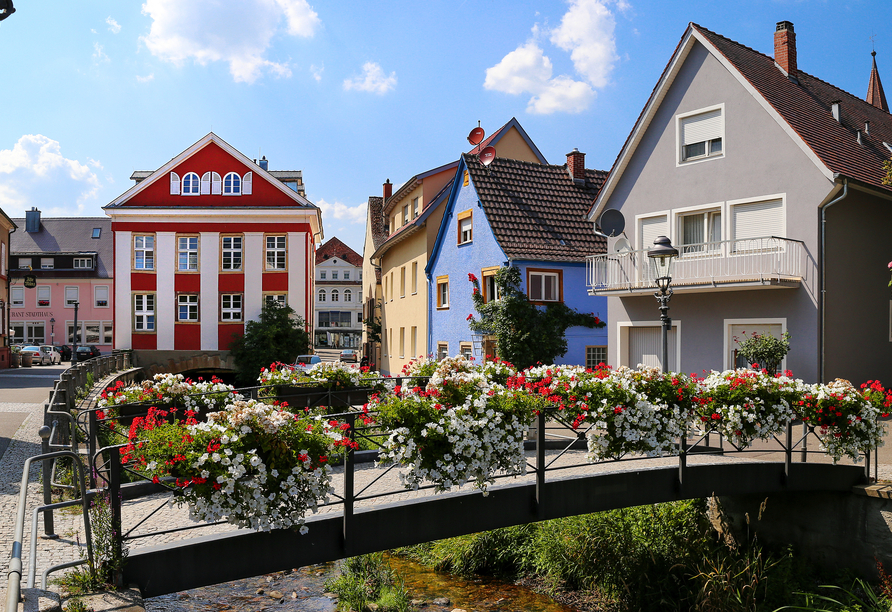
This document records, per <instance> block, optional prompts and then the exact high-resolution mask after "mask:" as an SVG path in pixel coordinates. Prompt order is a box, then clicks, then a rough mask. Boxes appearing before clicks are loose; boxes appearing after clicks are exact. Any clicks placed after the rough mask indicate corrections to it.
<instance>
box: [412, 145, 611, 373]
mask: <svg viewBox="0 0 892 612" xmlns="http://www.w3.org/2000/svg"><path fill="white" fill-rule="evenodd" d="M584 160H585V156H584V154H582V153H579V152H578V151H574V152H573V153H571V154H569V155H568V157H567V164H566V165H562V166H554V165H548V164H533V163H529V162H523V161H517V160H511V159H504V158H496V159H495V160H494V161H493V162H492V163H491V164H490V165H489V166H484V165H483V164H481V163H480V161H479V159H478V158H477V156H476V155H472V154H466V155H463V156H462V159H461V160H460V162H459V165H458V168H457V170H456V176H455V180H454V181H453V184H452V191H451V193H450V194H449V199H448V200H447V202H446V208H445V210H444V213H443V220H442V222H441V223H440V228H439V233H438V235H437V239H436V242H435V244H434V247H433V249H432V252H431V257H430V260H429V262H428V265H427V267H426V268H425V273H426V275H427V279H428V283H427V284H428V291H429V292H430V294H429V300H428V304H429V309H428V311H429V314H428V316H429V324H428V330H429V338H428V346H429V347H431V348H432V349H435V352H434V354H435V356H437V357H440V358H442V357H445V356H452V355H458V354H463V355H465V356H466V357H469V358H471V357H473V358H474V359H483V358H484V357H486V356H487V355H493V354H495V353H496V352H497V347H496V346H495V345H494V342H493V340H492V339H491V338H488V337H486V336H482V335H479V334H475V333H474V332H472V331H471V329H470V327H469V325H468V320H469V317H470V316H471V315H476V310H475V308H474V304H473V299H472V292H473V285H472V283H471V281H470V275H471V274H473V275H474V276H476V277H477V278H478V279H479V280H480V288H481V291H482V292H483V297H484V300H486V301H490V300H492V299H497V296H496V295H495V293H496V290H495V284H494V275H495V273H496V271H497V270H498V269H499V268H501V267H504V266H515V267H517V268H518V269H519V270H520V273H521V279H522V280H521V289H522V290H523V291H524V292H525V293H526V294H527V297H528V298H529V299H530V301H532V302H534V303H536V304H540V305H543V306H545V305H546V304H548V303H549V302H563V303H565V304H566V305H567V306H569V307H570V308H574V309H577V310H579V311H581V312H593V314H595V315H596V316H598V317H599V318H601V319H602V320H604V321H606V320H607V301H606V299H604V298H600V297H599V298H595V299H594V300H593V299H592V297H591V296H589V295H588V292H587V290H586V288H585V287H584V282H583V284H582V285H580V284H579V283H580V282H582V281H584V279H585V275H586V268H585V258H586V256H590V255H593V254H595V253H598V254H601V253H604V252H605V251H606V243H605V241H604V239H603V238H602V237H600V236H597V235H596V234H595V232H594V225H593V224H592V223H591V222H590V221H587V220H586V214H587V212H588V210H589V208H590V207H591V203H592V201H593V199H594V197H595V195H596V193H597V191H598V189H599V188H600V186H601V184H602V183H603V181H604V177H605V175H606V173H604V172H601V171H597V170H586V169H585V168H584ZM574 170H575V172H574ZM566 338H567V346H568V350H567V352H566V354H564V355H563V356H561V357H558V358H557V359H556V362H557V363H561V364H577V365H589V366H591V365H597V364H598V363H600V362H606V360H607V329H606V328H597V329H589V328H584V327H571V328H569V329H568V330H567V333H566ZM432 352H433V351H432Z"/></svg>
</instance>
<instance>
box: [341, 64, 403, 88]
mask: <svg viewBox="0 0 892 612" xmlns="http://www.w3.org/2000/svg"><path fill="white" fill-rule="evenodd" d="M394 87H396V72H391V73H390V76H386V75H385V74H384V70H382V68H381V66H380V65H378V64H376V63H375V62H366V63H365V64H363V65H362V76H358V77H356V78H353V79H344V89H346V90H348V91H349V90H351V89H356V90H357V91H368V92H371V93H376V94H380V95H384V94H385V93H387V92H388V91H390V90H391V89H393V88H394Z"/></svg>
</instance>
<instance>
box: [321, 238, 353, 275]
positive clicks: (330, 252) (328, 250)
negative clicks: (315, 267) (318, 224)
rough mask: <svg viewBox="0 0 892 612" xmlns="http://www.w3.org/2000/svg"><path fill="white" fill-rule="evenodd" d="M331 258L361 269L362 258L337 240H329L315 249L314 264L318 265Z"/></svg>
mask: <svg viewBox="0 0 892 612" xmlns="http://www.w3.org/2000/svg"><path fill="white" fill-rule="evenodd" d="M332 257H337V258H339V259H343V260H344V261H346V262H347V263H349V264H351V265H354V266H358V267H360V268H361V267H362V256H361V255H360V254H359V253H357V252H356V251H354V250H353V249H351V248H350V247H348V246H347V245H346V244H344V243H343V242H341V241H340V239H338V238H330V239H329V240H328V242H326V243H325V244H323V245H322V246H321V247H319V248H318V249H316V264H320V263H322V262H323V261H325V260H326V259H331V258H332Z"/></svg>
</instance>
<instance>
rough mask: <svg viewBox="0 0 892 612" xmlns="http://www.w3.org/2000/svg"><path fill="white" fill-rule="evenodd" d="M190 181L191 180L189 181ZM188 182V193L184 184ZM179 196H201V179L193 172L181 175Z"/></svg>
mask: <svg viewBox="0 0 892 612" xmlns="http://www.w3.org/2000/svg"><path fill="white" fill-rule="evenodd" d="M190 179H191V180H190ZM187 181H188V182H189V185H188V188H189V191H186V182H187ZM180 195H184V196H197V195H201V177H200V176H198V174H197V173H195V172H187V173H186V174H184V175H183V180H182V183H181V189H180Z"/></svg>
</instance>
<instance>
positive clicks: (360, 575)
mask: <svg viewBox="0 0 892 612" xmlns="http://www.w3.org/2000/svg"><path fill="white" fill-rule="evenodd" d="M325 589H326V590H328V591H332V592H333V593H337V594H338V598H339V600H340V601H339V602H338V608H339V609H341V610H366V609H368V604H376V605H377V606H378V608H377V609H378V610H379V611H380V612H405V611H407V610H409V602H410V599H409V593H408V591H406V589H405V588H404V587H403V585H402V582H401V581H400V580H399V579H398V577H397V576H396V574H394V572H393V570H392V569H390V564H389V563H388V562H387V560H386V559H385V558H384V553H372V554H369V555H360V556H358V557H350V558H348V559H345V560H344V561H342V562H341V575H340V576H338V577H337V578H333V579H330V580H326V581H325Z"/></svg>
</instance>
